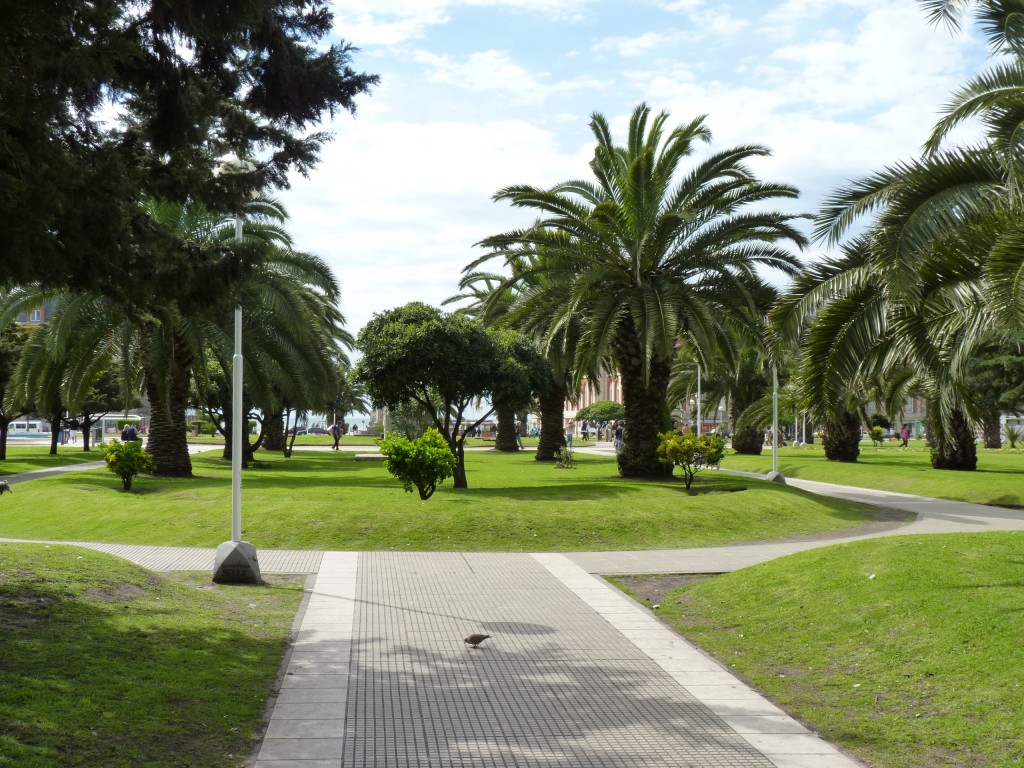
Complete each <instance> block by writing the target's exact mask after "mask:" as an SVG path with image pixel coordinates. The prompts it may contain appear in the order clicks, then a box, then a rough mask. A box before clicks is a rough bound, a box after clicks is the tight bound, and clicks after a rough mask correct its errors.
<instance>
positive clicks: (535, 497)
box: [0, 451, 878, 552]
mask: <svg viewBox="0 0 1024 768" xmlns="http://www.w3.org/2000/svg"><path fill="white" fill-rule="evenodd" d="M466 463H467V475H468V479H469V486H470V487H469V489H468V490H460V491H456V490H454V489H453V488H452V486H451V483H450V481H449V482H447V483H445V484H444V485H443V486H441V487H440V488H439V489H438V491H437V493H435V494H434V496H433V497H432V498H431V499H430V500H429V501H426V502H423V501H420V499H419V496H418V495H417V494H415V493H405V492H404V491H403V490H402V486H401V483H399V482H398V481H397V480H395V479H394V478H392V477H391V476H390V475H389V474H388V473H387V472H386V471H385V469H384V466H383V463H382V462H357V461H355V459H354V454H352V453H345V452H336V453H335V452H325V451H307V452H301V451H297V452H296V453H295V455H294V456H293V457H292V458H290V459H283V458H281V457H279V456H277V455H276V454H274V455H271V454H267V455H265V456H261V458H260V462H259V466H258V467H255V468H253V469H250V470H247V471H246V472H245V475H244V478H243V484H242V489H243V511H242V522H243V531H244V534H245V538H246V540H247V541H251V542H252V543H253V544H255V545H256V546H257V548H299V549H306V548H316V549H320V548H323V549H361V550H367V549H369V550H381V549H401V550H462V551H466V550H471V551H516V552H523V551H573V550H576V551H579V550H606V549H646V548H666V547H694V546H705V545H712V544H723V543H728V542H749V541H759V540H767V539H778V538H784V537H787V536H794V535H804V534H814V533H822V532H836V531H844V530H849V529H853V528H856V527H858V526H860V525H862V524H864V523H865V522H868V521H871V520H874V519H876V516H877V515H878V512H877V511H876V510H874V509H873V508H870V507H867V506H863V505H857V504H852V503H848V502H842V501H836V500H830V499H820V498H816V497H814V496H812V495H810V494H806V493H803V492H801V491H798V490H795V489H793V488H787V487H785V486H779V485H776V484H771V483H765V482H760V481H754V480H747V479H744V478H735V477H729V476H724V475H717V474H715V473H708V474H705V475H701V476H698V479H697V481H696V482H695V483H694V486H693V491H692V492H689V493H688V492H687V491H686V488H685V485H684V484H683V482H682V480H679V479H676V480H674V481H667V482H642V481H629V480H623V479H621V478H619V477H618V476H617V474H616V467H615V462H614V460H613V459H610V458H605V457H598V456H580V457H579V464H578V467H577V468H576V469H572V470H566V469H557V468H555V467H553V466H551V465H548V464H540V463H538V462H536V461H534V459H533V455H532V453H513V454H500V453H496V452H482V453H481V452H474V453H470V454H468V455H467V458H466ZM193 466H194V470H195V473H196V475H197V476H196V477H195V478H193V479H187V480H156V479H153V478H137V480H136V482H135V484H134V485H133V486H132V492H130V493H124V492H122V491H121V490H119V489H120V482H119V481H118V480H117V478H115V477H114V476H113V475H111V474H110V473H108V472H106V471H104V470H97V471H92V472H84V473H73V474H69V475H64V476H61V477H53V478H46V479H42V480H37V481H32V482H31V483H23V484H22V485H21V486H20V487H19V488H18V493H17V494H16V495H15V496H7V497H5V498H4V499H3V502H4V504H3V514H2V515H0V536H6V537H11V538H27V539H60V540H72V541H109V542H119V543H127V544H173V545H186V546H216V545H217V544H219V543H220V542H221V541H223V540H224V539H225V538H227V537H228V535H229V531H230V509H231V504H230V492H231V486H230V466H229V465H228V463H226V462H224V461H223V460H221V459H220V458H219V452H217V451H212V452H210V453H206V454H203V455H202V456H200V457H194V459H193Z"/></svg>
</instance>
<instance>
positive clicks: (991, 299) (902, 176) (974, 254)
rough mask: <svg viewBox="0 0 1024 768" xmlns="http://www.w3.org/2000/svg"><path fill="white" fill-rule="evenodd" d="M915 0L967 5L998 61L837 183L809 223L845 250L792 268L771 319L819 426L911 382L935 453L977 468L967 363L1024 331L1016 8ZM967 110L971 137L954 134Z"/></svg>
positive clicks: (939, 9)
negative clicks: (906, 140) (897, 158)
mask: <svg viewBox="0 0 1024 768" xmlns="http://www.w3.org/2000/svg"><path fill="white" fill-rule="evenodd" d="M923 5H925V6H926V7H927V8H928V10H929V11H930V12H931V14H932V16H933V18H934V19H936V20H945V21H948V22H951V23H953V24H956V23H959V21H960V20H961V18H962V17H963V16H964V15H965V14H966V13H967V12H968V9H970V8H973V9H974V13H975V16H976V18H977V20H978V22H979V23H980V25H981V27H982V29H984V30H985V31H986V34H987V35H988V39H989V42H990V44H991V46H992V48H993V51H994V53H995V54H997V55H998V60H997V63H996V64H995V65H993V66H992V67H990V68H989V69H988V70H987V71H985V72H983V73H982V74H980V75H978V76H977V77H975V78H973V79H972V80H971V81H970V82H968V83H967V84H966V85H964V86H963V87H962V88H960V89H959V90H958V91H957V92H956V93H955V94H953V96H952V98H951V100H950V102H949V104H948V105H947V106H946V107H945V113H944V115H943V117H942V118H941V119H940V120H939V122H938V123H937V124H936V125H935V127H934V129H933V130H932V132H931V135H930V136H929V138H928V141H927V143H926V144H925V147H924V150H923V152H922V154H921V156H920V157H917V158H914V159H913V160H910V161H906V162H902V163H898V164H896V165H893V166H890V167H888V168H885V169H883V170H882V171H880V172H877V173H874V174H872V175H870V176H868V177H866V178H864V179H862V180H860V181H856V182H854V183H852V184H850V185H848V186H845V187H843V188H840V189H838V190H836V191H835V192H833V193H832V195H831V196H830V197H829V199H828V200H827V201H826V204H825V207H824V209H823V210H822V212H821V213H820V215H819V216H818V218H817V220H816V226H815V232H814V235H815V237H816V238H817V239H818V240H819V241H821V242H824V243H827V244H829V245H837V244H838V245H841V248H840V251H839V253H838V255H836V256H834V257H831V258H829V259H827V260H825V261H824V262H822V263H819V264H815V265H814V266H813V267H811V268H809V269H808V270H806V271H805V272H804V273H803V274H802V275H801V276H800V277H799V278H798V279H797V281H796V282H795V283H794V285H793V286H792V287H791V289H790V290H789V292H788V293H787V295H786V296H785V297H784V298H783V300H782V301H781V302H780V303H779V305H778V306H777V307H776V309H775V310H774V314H773V319H774V321H775V322H774V327H775V329H776V332H777V339H778V341H779V342H780V343H782V342H783V341H790V342H792V341H796V340H800V342H801V346H802V349H803V355H802V357H801V364H800V367H799V373H798V375H799V377H800V380H801V383H802V392H803V396H804V397H803V404H804V405H805V406H806V407H807V408H808V409H811V410H812V411H814V412H815V413H816V414H817V415H818V416H819V417H820V418H821V419H822V420H823V421H824V422H825V423H826V431H828V429H829V427H831V428H832V429H834V430H837V431H838V430H840V429H841V425H842V424H843V423H846V424H849V423H850V421H851V409H852V408H853V403H855V402H856V401H857V400H858V399H862V398H863V396H864V392H865V391H866V390H871V389H874V390H875V392H876V393H877V395H878V399H879V401H880V402H883V403H888V404H889V405H888V407H889V409H890V410H889V411H888V412H889V413H893V412H895V411H896V410H898V408H899V406H898V403H900V402H901V401H902V399H903V397H904V396H905V395H907V394H908V393H910V392H915V393H917V394H920V395H922V396H923V397H924V398H925V400H926V402H927V405H928V411H929V415H930V428H931V440H932V442H933V455H932V458H933V464H934V465H935V466H936V467H946V468H958V469H973V468H974V467H975V465H976V462H977V457H976V452H975V440H974V434H973V430H972V429H971V427H970V422H971V421H979V420H980V419H981V415H982V414H981V411H980V406H979V404H978V403H977V402H976V400H975V398H974V393H972V392H971V390H970V389H969V388H968V387H966V386H965V377H966V374H967V367H968V363H969V362H970V361H971V359H972V357H973V355H974V354H975V352H976V350H977V349H978V347H979V345H980V344H983V343H986V342H988V343H991V341H992V339H993V336H995V338H997V339H998V340H999V341H1000V342H1001V343H1002V344H1004V345H1009V346H1014V347H1016V346H1018V345H1019V343H1020V342H1021V340H1022V338H1024V337H1022V332H1024V281H1022V280H1021V275H1024V248H1022V246H1024V225H1022V223H1021V222H1022V220H1024V218H1022V213H1024V202H1022V200H1024V198H1022V194H1021V193H1022V190H1024V143H1022V140H1021V135H1022V132H1021V127H1022V126H1024V37H1022V32H1024V29H1022V28H1021V27H1020V24H1019V19H1020V18H1021V13H1020V11H1021V10H1022V7H1021V4H1020V3H1018V2H978V3H972V2H966V1H964V0H923ZM968 119H971V120H975V121H976V122H978V123H979V124H980V126H981V129H982V131H981V136H980V138H979V139H978V140H976V141H975V142H973V143H970V144H963V145H960V144H953V143H951V141H950V139H951V133H952V131H953V130H954V129H955V128H957V127H958V126H960V125H961V124H962V123H964V122H965V121H966V120H968ZM855 228H856V229H855ZM851 232H855V234H853V235H852V236H851ZM859 432H860V429H859V426H858V427H857V429H856V433H857V439H859Z"/></svg>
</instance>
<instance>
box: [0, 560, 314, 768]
mask: <svg viewBox="0 0 1024 768" xmlns="http://www.w3.org/2000/svg"><path fill="white" fill-rule="evenodd" d="M56 549H57V548H54V550H56ZM61 549H67V551H68V552H72V553H76V552H78V551H79V550H77V549H72V548H61ZM68 558H69V562H70V563H71V564H73V569H74V570H75V571H76V572H77V574H78V576H77V577H76V579H73V580H72V581H75V580H84V582H86V583H89V582H96V583H99V584H104V585H105V586H104V587H103V588H101V589H100V590H98V591H97V590H95V589H89V590H86V591H85V592H81V593H79V592H78V591H77V590H78V588H76V587H75V586H74V585H72V586H71V587H70V588H69V586H68V585H67V584H62V583H60V579H57V578H53V577H52V576H47V575H42V574H40V575H37V576H36V580H34V581H33V580H32V577H29V578H25V576H26V569H31V565H27V566H26V565H23V566H22V567H21V573H20V574H19V576H20V577H21V578H20V579H18V580H17V581H16V580H14V579H7V580H6V581H5V582H4V583H0V660H2V666H3V669H4V675H3V676H2V677H0V733H3V734H5V735H6V736H5V738H3V739H0V763H2V764H9V765H17V766H19V767H20V768H53V766H56V765H79V766H103V767H104V768H135V766H139V765H146V766H151V768H161V767H164V766H166V767H167V768H170V767H171V766H181V765H189V766H194V768H215V767H216V766H222V765H224V761H225V756H226V755H229V754H234V755H236V756H244V755H245V754H247V753H248V751H249V750H250V748H251V746H252V737H253V736H254V735H255V733H256V731H257V730H258V728H259V725H260V719H261V715H262V710H263V705H264V702H265V700H266V697H267V695H268V693H269V690H270V687H271V685H272V684H273V681H274V680H275V678H276V672H277V667H278V665H279V663H280V660H281V657H282V653H283V650H284V641H285V640H286V638H287V634H288V623H289V622H288V621H284V622H282V624H281V626H280V627H279V628H278V629H277V630H276V631H273V632H268V631H266V630H265V629H264V628H263V627H261V626H260V622H251V618H249V617H247V616H246V614H249V615H250V616H254V615H255V613H254V611H253V610H252V609H251V608H250V607H249V603H250V601H252V600H253V599H255V598H254V597H253V595H255V594H257V592H254V591H253V590H259V589H263V588H248V589H249V592H247V593H246V594H243V593H241V592H237V593H235V594H234V595H228V599H226V600H225V599H222V597H223V596H222V595H214V594H210V595H208V596H206V597H198V594H199V593H198V592H197V590H195V588H194V587H189V586H187V585H183V584H180V583H176V582H175V581H170V580H166V579H164V578H163V577H160V576H156V575H155V574H152V573H150V572H147V571H144V570H143V569H141V568H136V567H135V566H129V565H127V564H125V563H124V562H123V561H120V560H119V559H117V558H113V557H109V558H108V557H107V556H105V555H98V554H97V553H91V554H88V555H86V556H85V558H84V559H76V558H77V555H69V556H68ZM101 558H106V560H104V559H101ZM12 560H13V562H18V561H17V560H16V559H12ZM9 562H10V561H9ZM105 562H109V563H115V562H116V563H117V565H116V566H115V567H114V568H113V569H112V570H111V571H109V572H108V571H107V567H106V566H105V564H104V563H105ZM110 574H115V575H110ZM125 574H127V576H125ZM108 579H112V580H113V581H114V582H117V583H115V584H108V583H106V581H105V580H108ZM118 584H120V585H121V586H122V587H123V586H131V587H133V588H132V589H116V588H115V587H117V585H118ZM108 587H109V588H108ZM297 594H298V593H297V592H296V591H295V590H292V595H293V596H294V597H295V599H294V601H291V602H289V605H291V604H292V602H294V603H297ZM126 595H127V596H128V597H127V598H125V596H126ZM155 600H159V602H154V601H155Z"/></svg>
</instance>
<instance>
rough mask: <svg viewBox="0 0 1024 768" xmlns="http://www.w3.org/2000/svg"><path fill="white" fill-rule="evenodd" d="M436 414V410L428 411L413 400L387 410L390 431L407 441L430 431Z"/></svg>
mask: <svg viewBox="0 0 1024 768" xmlns="http://www.w3.org/2000/svg"><path fill="white" fill-rule="evenodd" d="M436 413H437V408H433V409H429V410H428V409H426V408H424V407H423V405H422V404H420V403H418V402H416V401H415V400H407V401H406V402H404V403H399V404H398V405H397V406H395V407H394V408H389V409H388V416H389V417H390V420H391V429H392V430H394V431H395V432H397V433H398V434H400V435H404V436H405V437H406V438H407V439H409V440H415V439H416V438H418V437H421V436H422V435H423V434H425V433H426V431H427V430H428V429H431V426H430V425H431V424H432V423H433V422H434V418H435V415H436ZM435 431H436V430H435Z"/></svg>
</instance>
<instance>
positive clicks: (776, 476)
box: [764, 469, 786, 485]
mask: <svg viewBox="0 0 1024 768" xmlns="http://www.w3.org/2000/svg"><path fill="white" fill-rule="evenodd" d="M764 479H765V480H767V481H768V482H770V483H782V484H783V485H785V484H786V478H785V477H783V475H782V473H781V472H776V471H775V470H774V469H773V470H772V471H771V472H769V473H768V474H767V475H765V476H764Z"/></svg>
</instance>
